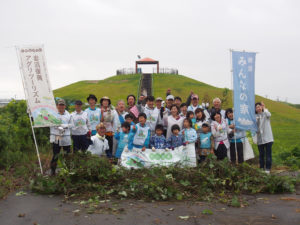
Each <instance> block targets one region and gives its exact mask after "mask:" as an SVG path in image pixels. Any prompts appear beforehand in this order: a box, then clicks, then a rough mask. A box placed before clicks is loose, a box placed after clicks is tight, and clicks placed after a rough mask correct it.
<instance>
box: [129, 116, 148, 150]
mask: <svg viewBox="0 0 300 225" xmlns="http://www.w3.org/2000/svg"><path fill="white" fill-rule="evenodd" d="M138 119H139V123H138V124H136V125H135V126H133V128H132V131H131V132H132V133H133V134H134V135H133V136H132V138H131V139H130V142H129V147H128V149H129V150H132V149H133V147H135V148H139V149H142V151H145V150H146V148H147V147H148V146H149V141H150V127H149V126H147V125H146V120H147V116H146V114H145V113H140V114H139V116H138Z"/></svg>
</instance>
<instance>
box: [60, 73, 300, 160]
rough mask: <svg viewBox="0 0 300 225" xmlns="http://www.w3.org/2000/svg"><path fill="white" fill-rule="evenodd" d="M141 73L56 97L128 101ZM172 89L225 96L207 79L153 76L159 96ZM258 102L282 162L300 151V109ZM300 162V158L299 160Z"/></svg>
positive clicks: (178, 93)
mask: <svg viewBox="0 0 300 225" xmlns="http://www.w3.org/2000/svg"><path fill="white" fill-rule="evenodd" d="M139 80H140V75H138V74H134V75H120V76H113V77H110V78H107V79H105V80H100V81H97V82H90V81H80V82H77V83H74V84H70V85H68V86H65V87H63V88H60V89H57V90H54V95H55V97H62V98H66V99H73V100H74V99H81V100H83V101H86V97H87V96H88V95H89V94H91V93H92V94H95V95H96V96H97V97H98V98H101V97H102V96H104V95H106V96H109V97H110V98H111V99H112V103H113V104H116V102H117V101H118V100H119V99H123V100H126V96H127V95H128V94H131V93H133V94H135V95H136V94H137V92H138V87H139ZM168 88H171V89H172V94H173V95H175V96H181V97H182V99H183V100H185V99H186V98H187V96H188V95H189V93H190V91H191V90H192V91H194V92H195V93H197V94H198V95H199V97H200V99H203V97H204V96H205V99H206V100H208V101H210V103H211V101H212V100H213V98H215V97H220V98H222V93H223V91H224V89H222V88H216V87H214V86H211V85H208V84H205V83H203V82H200V81H197V80H194V79H191V78H188V77H186V76H182V75H168V74H155V75H154V76H153V93H154V96H155V97H158V96H161V97H163V98H164V97H165V93H166V90H167V89H168ZM256 101H263V102H264V103H265V105H266V107H267V108H268V109H269V110H270V112H271V113H272V119H271V120H272V128H273V133H274V138H275V142H274V145H273V159H274V162H275V163H276V164H282V163H284V162H283V161H284V160H285V159H284V158H281V153H282V152H285V151H287V152H290V151H291V149H292V148H294V147H295V146H298V148H299V151H300V134H299V131H300V109H297V108H296V107H294V105H288V104H286V103H282V102H276V101H272V100H269V99H266V98H263V97H261V96H256ZM227 107H232V93H231V91H229V95H228V100H227V102H226V103H225V104H223V108H227ZM299 162H300V159H299Z"/></svg>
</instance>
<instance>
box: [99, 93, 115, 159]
mask: <svg viewBox="0 0 300 225" xmlns="http://www.w3.org/2000/svg"><path fill="white" fill-rule="evenodd" d="M100 105H101V115H102V117H101V122H102V123H103V124H104V126H105V129H106V133H105V138H106V139H107V141H108V145H109V149H108V150H107V151H106V155H107V157H108V158H112V157H113V138H114V132H115V130H114V121H115V120H116V119H115V118H116V117H118V114H117V112H116V111H115V110H114V109H113V108H112V106H111V100H110V98H109V97H107V96H104V97H102V98H101V100H100Z"/></svg>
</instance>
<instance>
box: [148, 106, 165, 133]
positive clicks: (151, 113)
mask: <svg viewBox="0 0 300 225" xmlns="http://www.w3.org/2000/svg"><path fill="white" fill-rule="evenodd" d="M143 111H144V113H145V114H146V116H147V121H146V124H147V125H148V126H149V127H150V131H151V135H153V134H154V133H155V127H156V125H157V124H161V123H162V122H161V117H160V111H159V110H158V109H157V108H153V109H151V108H149V107H148V106H147V105H146V106H145V107H144V110H143Z"/></svg>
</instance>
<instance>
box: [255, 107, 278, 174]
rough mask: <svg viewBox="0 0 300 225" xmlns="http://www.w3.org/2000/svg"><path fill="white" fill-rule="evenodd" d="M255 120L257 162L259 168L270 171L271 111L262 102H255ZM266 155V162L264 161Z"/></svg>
mask: <svg viewBox="0 0 300 225" xmlns="http://www.w3.org/2000/svg"><path fill="white" fill-rule="evenodd" d="M255 113H256V122H257V128H258V129H257V146H258V150H259V164H260V168H261V169H265V172H266V173H270V170H271V166H272V145H273V142H274V138H273V133H272V128H271V122H270V117H271V113H270V112H269V111H268V110H267V109H266V108H265V105H264V103H263V102H258V103H256V104H255ZM265 155H266V162H265Z"/></svg>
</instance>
